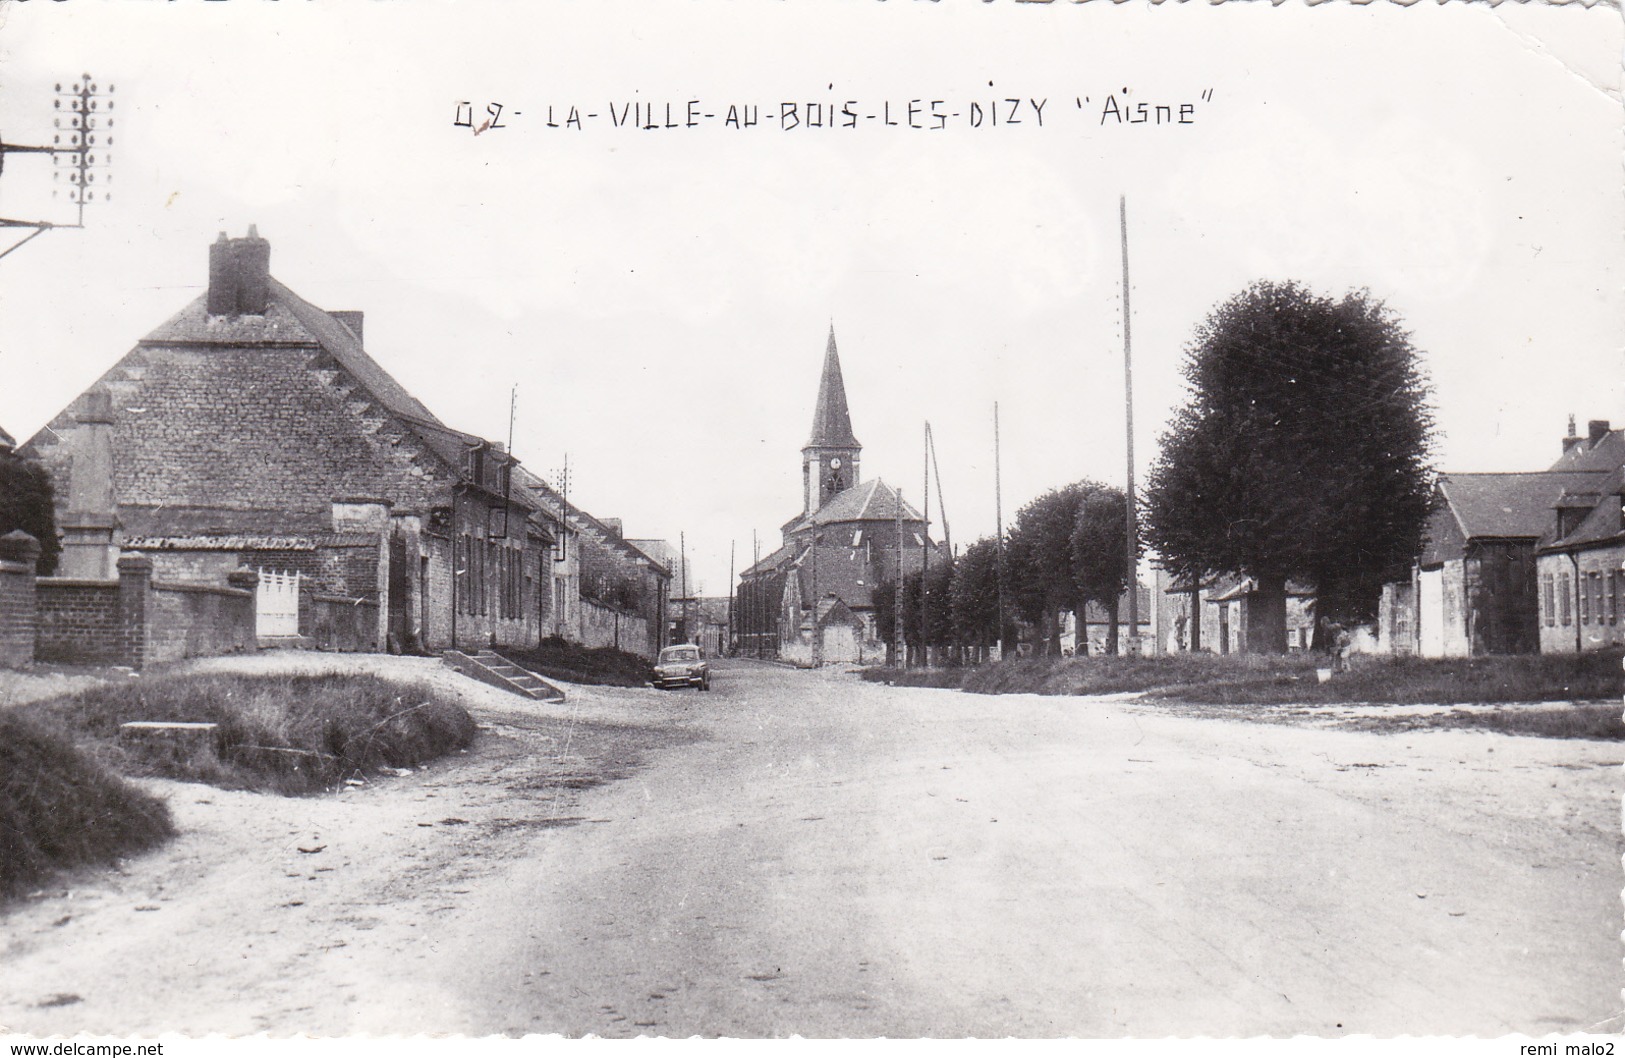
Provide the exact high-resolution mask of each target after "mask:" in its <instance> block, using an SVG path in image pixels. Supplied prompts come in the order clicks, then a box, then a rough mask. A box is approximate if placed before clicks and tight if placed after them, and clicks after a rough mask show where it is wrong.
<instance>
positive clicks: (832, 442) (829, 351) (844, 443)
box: [805, 324, 861, 448]
mask: <svg viewBox="0 0 1625 1058" xmlns="http://www.w3.org/2000/svg"><path fill="white" fill-rule="evenodd" d="M805 447H807V448H813V447H850V448H858V447H861V446H860V445H859V444H858V439H857V438H856V437H854V436H853V435H852V415H851V413H850V412H848V411H847V408H846V382H845V381H844V380H842V378H841V357H840V354H838V353H837V352H836V351H835V325H834V324H830V328H829V345H828V346H827V347H826V348H825V349H824V374H823V377H822V378H820V379H819V381H818V404H817V405H816V406H815V407H814V408H813V423H812V436H811V437H810V438H808V439H807V444H806V446H805Z"/></svg>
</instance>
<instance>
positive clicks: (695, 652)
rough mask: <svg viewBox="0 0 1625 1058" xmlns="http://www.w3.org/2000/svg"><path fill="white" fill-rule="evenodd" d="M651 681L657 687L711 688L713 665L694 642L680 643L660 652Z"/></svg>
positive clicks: (705, 689)
mask: <svg viewBox="0 0 1625 1058" xmlns="http://www.w3.org/2000/svg"><path fill="white" fill-rule="evenodd" d="M649 682H650V683H652V684H654V685H655V686H656V687H698V688H699V689H700V690H702V691H709V690H710V689H711V666H710V665H708V664H707V663H706V661H705V659H704V658H703V657H701V656H700V648H699V647H697V646H695V645H694V644H693V643H679V644H677V645H676V646H671V647H667V648H666V649H664V650H662V651H661V652H660V659H659V660H658V661H656V662H655V667H654V675H653V676H652V677H651V678H650V681H649Z"/></svg>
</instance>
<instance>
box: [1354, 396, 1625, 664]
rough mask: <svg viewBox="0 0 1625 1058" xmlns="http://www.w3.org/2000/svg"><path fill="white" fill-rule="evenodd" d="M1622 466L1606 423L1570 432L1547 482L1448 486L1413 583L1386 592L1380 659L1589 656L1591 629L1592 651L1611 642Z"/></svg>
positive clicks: (1616, 439)
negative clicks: (1616, 490)
mask: <svg viewBox="0 0 1625 1058" xmlns="http://www.w3.org/2000/svg"><path fill="white" fill-rule="evenodd" d="M1622 463H1625V439H1622V438H1621V436H1620V431H1618V430H1612V429H1610V428H1609V424H1608V423H1607V422H1604V421H1600V420H1599V421H1595V422H1593V423H1591V429H1590V433H1589V435H1588V436H1587V437H1579V436H1577V435H1576V434H1575V432H1574V427H1573V423H1572V421H1571V423H1570V427H1569V434H1568V436H1567V437H1565V438H1564V439H1563V452H1562V455H1561V456H1560V457H1559V458H1558V460H1557V461H1556V462H1555V463H1553V464H1552V466H1551V468H1550V469H1549V470H1543V471H1533V472H1525V473H1502V474H1441V475H1440V476H1439V480H1438V484H1437V487H1436V489H1435V494H1434V507H1433V513H1432V515H1431V517H1430V518H1429V520H1428V524H1427V530H1426V534H1425V538H1424V542H1423V548H1422V554H1421V557H1420V558H1419V559H1418V561H1417V564H1416V567H1415V570H1414V571H1413V575H1412V577H1411V581H1410V582H1409V583H1408V584H1407V583H1403V582H1401V583H1395V584H1389V585H1386V586H1385V587H1384V589H1383V596H1382V602H1381V607H1380V610H1379V618H1378V627H1377V641H1378V643H1379V645H1380V646H1381V648H1382V649H1384V650H1386V651H1388V652H1391V653H1397V654H1406V653H1415V654H1420V655H1421V656H1423V657H1465V656H1470V655H1478V654H1529V653H1534V652H1536V651H1538V650H1558V649H1568V650H1575V649H1588V648H1589V646H1588V641H1587V630H1586V626H1589V628H1590V633H1591V634H1593V635H1595V636H1596V639H1595V641H1594V643H1591V644H1590V645H1598V646H1600V645H1605V644H1606V642H1609V641H1611V638H1612V636H1613V633H1612V632H1611V631H1610V630H1611V629H1613V628H1615V627H1617V625H1616V624H1606V625H1604V624H1599V623H1598V622H1597V620H1595V613H1594V611H1595V607H1596V606H1598V605H1600V606H1601V607H1602V616H1603V620H1604V621H1606V619H1607V614H1608V613H1610V612H1612V613H1614V614H1615V615H1617V614H1618V605H1617V604H1614V603H1612V600H1613V599H1614V598H1615V595H1613V594H1611V591H1617V590H1618V589H1619V586H1620V578H1619V576H1618V575H1617V573H1616V575H1615V576H1614V577H1613V578H1611V579H1610V578H1608V577H1607V576H1606V574H1607V572H1608V571H1607V570H1605V569H1604V568H1603V566H1604V565H1605V564H1606V562H1607V560H1608V556H1609V554H1610V553H1611V552H1610V548H1612V547H1613V543H1614V541H1615V537H1616V534H1617V532H1618V529H1617V519H1618V510H1617V508H1618V503H1617V502H1614V503H1613V505H1612V507H1610V506H1609V504H1608V501H1607V496H1608V493H1609V490H1610V489H1611V488H1613V487H1614V485H1613V482H1615V481H1617V475H1618V471H1619V468H1620V466H1621V464H1622ZM1616 500H1617V497H1616ZM1611 522H1612V524H1614V525H1615V528H1614V529H1613V530H1610V529H1609V528H1608V526H1609V524H1610V523H1611ZM1582 555H1583V556H1584V559H1583V561H1581V556H1582ZM1577 563H1578V564H1577ZM1593 573H1595V574H1597V576H1596V578H1595V580H1593V579H1592V577H1591V575H1592V574H1593ZM1582 602H1583V603H1584V605H1585V613H1584V615H1583V617H1582V614H1581V612H1580V606H1581V603H1582ZM1610 605H1612V606H1613V609H1612V611H1610V610H1609V609H1608V607H1609V606H1610ZM1616 621H1617V616H1616Z"/></svg>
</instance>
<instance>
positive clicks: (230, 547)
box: [124, 533, 378, 551]
mask: <svg viewBox="0 0 1625 1058" xmlns="http://www.w3.org/2000/svg"><path fill="white" fill-rule="evenodd" d="M377 543H378V536H377V535H376V534H374V533H310V534H305V535H299V536H289V535H284V534H243V533H237V534H231V535H207V534H198V535H187V536H133V537H130V538H129V539H127V540H125V541H124V546H125V547H127V548H131V549H134V550H138V551H314V550H316V549H317V548H318V547H367V546H370V545H375V544H377Z"/></svg>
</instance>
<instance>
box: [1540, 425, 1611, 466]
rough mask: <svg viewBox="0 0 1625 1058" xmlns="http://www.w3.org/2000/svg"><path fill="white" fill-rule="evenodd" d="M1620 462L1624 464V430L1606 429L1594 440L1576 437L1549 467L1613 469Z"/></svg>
mask: <svg viewBox="0 0 1625 1058" xmlns="http://www.w3.org/2000/svg"><path fill="white" fill-rule="evenodd" d="M1621 464H1625V430H1608V431H1607V432H1605V433H1604V434H1603V435H1602V436H1601V437H1600V438H1598V439H1597V440H1596V441H1592V440H1591V438H1590V437H1581V438H1578V439H1577V440H1576V442H1575V443H1574V444H1573V445H1571V446H1570V447H1569V450H1568V451H1566V452H1564V453H1563V454H1562V456H1560V457H1559V458H1558V460H1557V462H1555V463H1553V464H1552V465H1551V468H1550V469H1552V470H1613V469H1614V468H1616V467H1618V466H1620V465H1621Z"/></svg>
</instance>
